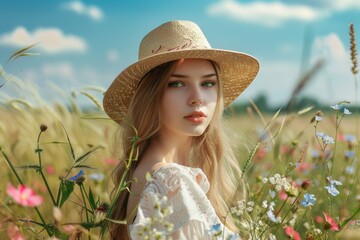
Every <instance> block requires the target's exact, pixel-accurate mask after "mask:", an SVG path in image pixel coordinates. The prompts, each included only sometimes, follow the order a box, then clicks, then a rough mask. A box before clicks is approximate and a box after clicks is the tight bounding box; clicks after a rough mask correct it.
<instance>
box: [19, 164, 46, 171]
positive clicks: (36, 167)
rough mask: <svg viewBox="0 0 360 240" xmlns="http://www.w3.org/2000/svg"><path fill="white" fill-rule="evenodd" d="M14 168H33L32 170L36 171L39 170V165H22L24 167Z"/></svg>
mask: <svg viewBox="0 0 360 240" xmlns="http://www.w3.org/2000/svg"><path fill="white" fill-rule="evenodd" d="M15 168H20V169H29V168H33V169H36V170H40V166H39V165H24V166H19V167H15Z"/></svg>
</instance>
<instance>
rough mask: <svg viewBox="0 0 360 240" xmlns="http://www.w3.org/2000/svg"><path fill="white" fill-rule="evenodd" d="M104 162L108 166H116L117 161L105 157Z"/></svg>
mask: <svg viewBox="0 0 360 240" xmlns="http://www.w3.org/2000/svg"><path fill="white" fill-rule="evenodd" d="M104 163H105V164H106V165H109V166H117V165H118V164H119V161H118V160H116V159H113V158H105V159H104Z"/></svg>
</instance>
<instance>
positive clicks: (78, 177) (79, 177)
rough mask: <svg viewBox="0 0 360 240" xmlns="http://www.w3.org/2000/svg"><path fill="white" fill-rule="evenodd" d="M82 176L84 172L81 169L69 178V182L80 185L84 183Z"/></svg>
mask: <svg viewBox="0 0 360 240" xmlns="http://www.w3.org/2000/svg"><path fill="white" fill-rule="evenodd" d="M84 174H85V172H84V170H82V169H81V170H80V171H79V172H78V173H77V174H76V175H75V176H72V177H71V178H69V180H71V181H73V182H75V183H76V184H78V185H80V184H82V183H83V182H84V181H85V177H84Z"/></svg>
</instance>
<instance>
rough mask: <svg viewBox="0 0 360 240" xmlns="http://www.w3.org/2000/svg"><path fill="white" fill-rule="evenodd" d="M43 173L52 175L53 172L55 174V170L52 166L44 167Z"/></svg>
mask: <svg viewBox="0 0 360 240" xmlns="http://www.w3.org/2000/svg"><path fill="white" fill-rule="evenodd" d="M45 171H46V173H47V174H49V175H54V174H55V172H56V170H55V168H54V166H53V165H46V167H45Z"/></svg>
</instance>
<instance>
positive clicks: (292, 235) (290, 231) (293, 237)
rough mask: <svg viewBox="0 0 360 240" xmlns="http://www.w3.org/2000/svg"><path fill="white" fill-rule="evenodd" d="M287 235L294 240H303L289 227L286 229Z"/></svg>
mask: <svg viewBox="0 0 360 240" xmlns="http://www.w3.org/2000/svg"><path fill="white" fill-rule="evenodd" d="M284 231H285V234H286V235H287V236H289V237H290V238H291V239H294V240H301V238H300V234H299V233H298V232H296V231H295V230H294V229H293V228H292V227H290V226H287V227H285V228H284Z"/></svg>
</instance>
